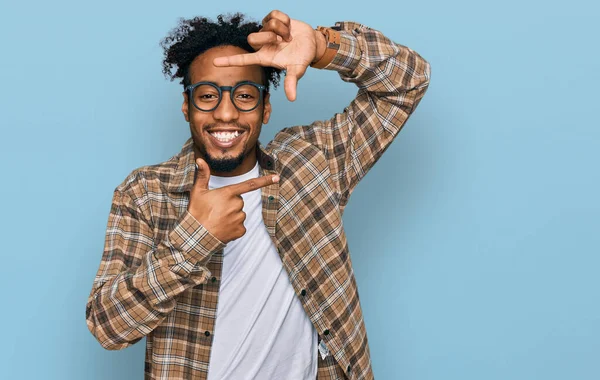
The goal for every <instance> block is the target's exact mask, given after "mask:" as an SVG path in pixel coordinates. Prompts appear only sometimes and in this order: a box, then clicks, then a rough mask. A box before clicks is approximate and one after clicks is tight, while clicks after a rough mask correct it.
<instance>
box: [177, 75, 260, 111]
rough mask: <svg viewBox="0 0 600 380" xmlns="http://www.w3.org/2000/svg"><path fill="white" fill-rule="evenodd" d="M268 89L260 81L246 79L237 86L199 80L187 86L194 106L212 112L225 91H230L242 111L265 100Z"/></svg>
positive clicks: (237, 106) (234, 101)
mask: <svg viewBox="0 0 600 380" xmlns="http://www.w3.org/2000/svg"><path fill="white" fill-rule="evenodd" d="M266 89H267V87H266V86H263V85H261V84H258V83H254V82H250V81H245V82H240V83H238V84H236V85H235V86H217V85H216V84H215V83H213V82H198V83H194V84H191V85H189V86H187V87H186V88H185V91H187V93H188V96H189V98H190V99H191V100H192V104H193V105H194V107H196V108H197V109H199V110H200V111H204V112H210V111H214V110H215V109H217V107H218V106H219V104H221V99H223V91H229V95H230V96H231V103H233V105H234V106H235V108H237V109H238V110H239V111H242V112H250V111H252V110H254V109H255V108H256V107H258V105H259V104H260V103H261V102H262V101H263V96H264V92H265V90H266Z"/></svg>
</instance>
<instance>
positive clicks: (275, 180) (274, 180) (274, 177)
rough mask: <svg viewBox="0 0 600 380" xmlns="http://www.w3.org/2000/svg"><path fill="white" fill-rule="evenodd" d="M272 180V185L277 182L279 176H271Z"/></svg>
mask: <svg viewBox="0 0 600 380" xmlns="http://www.w3.org/2000/svg"><path fill="white" fill-rule="evenodd" d="M272 179H273V183H277V182H279V176H278V175H275V176H273V177H272Z"/></svg>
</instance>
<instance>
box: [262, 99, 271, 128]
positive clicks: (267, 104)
mask: <svg viewBox="0 0 600 380" xmlns="http://www.w3.org/2000/svg"><path fill="white" fill-rule="evenodd" d="M270 98H271V94H269V93H267V94H265V98H264V100H263V104H264V105H265V106H264V107H263V124H267V123H268V122H269V118H270V117H271V101H270Z"/></svg>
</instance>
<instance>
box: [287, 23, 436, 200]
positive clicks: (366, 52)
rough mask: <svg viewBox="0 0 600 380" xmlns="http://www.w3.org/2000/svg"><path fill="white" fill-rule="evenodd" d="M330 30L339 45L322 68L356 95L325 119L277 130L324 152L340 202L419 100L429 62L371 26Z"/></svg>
mask: <svg viewBox="0 0 600 380" xmlns="http://www.w3.org/2000/svg"><path fill="white" fill-rule="evenodd" d="M334 29H337V30H339V31H338V32H337V33H339V34H340V36H339V38H340V47H339V50H338V52H337V54H336V55H335V57H334V58H333V60H332V62H331V63H330V64H329V65H327V66H326V67H325V69H328V70H336V71H338V73H339V75H340V77H341V78H342V80H344V81H346V82H352V83H355V84H356V85H357V86H358V94H357V95H356V98H355V99H354V100H353V101H352V102H351V103H350V105H349V106H348V107H346V109H345V110H344V112H342V113H339V114H336V115H334V117H332V118H331V119H329V120H326V121H316V122H314V123H312V124H310V125H308V126H295V127H291V128H287V129H284V130H283V131H282V132H287V133H290V134H296V135H298V136H300V137H301V138H302V139H304V140H307V141H309V142H310V143H311V144H313V145H316V146H318V147H319V148H320V149H321V150H322V151H324V153H325V155H326V157H327V158H328V160H329V162H330V168H331V173H332V175H333V178H334V179H335V180H336V183H337V184H338V185H339V190H340V195H341V198H340V199H341V204H345V203H346V202H347V201H348V198H349V196H350V194H351V193H352V191H353V190H354V188H355V187H356V185H357V184H358V182H359V181H360V180H361V179H362V178H363V177H364V176H365V174H366V173H367V172H368V171H369V169H370V168H371V167H372V166H373V165H374V164H375V163H376V162H377V160H378V159H379V158H380V157H381V155H382V154H383V153H384V152H385V150H386V149H387V148H388V146H389V145H390V144H391V142H392V141H393V140H394V138H395V137H396V135H397V134H398V132H399V131H400V130H401V129H402V127H403V126H404V124H405V123H406V121H407V119H408V118H409V116H410V115H411V114H412V112H413V111H414V110H415V108H416V107H417V105H418V104H419V101H420V100H421V98H422V97H423V95H424V94H425V91H426V89H427V87H428V85H429V77H430V66H429V63H428V62H427V61H425V60H424V59H423V58H421V56H420V55H419V54H417V53H416V52H414V51H413V50H411V49H409V48H407V47H405V46H402V45H399V44H396V43H394V42H392V41H391V40H389V39H388V38H387V37H385V36H384V35H383V34H382V33H381V32H378V31H376V30H374V29H370V28H368V27H365V26H363V25H360V24H357V23H354V22H340V23H337V24H336V26H335V27H334Z"/></svg>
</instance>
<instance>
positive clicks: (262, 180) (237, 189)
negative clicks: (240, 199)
mask: <svg viewBox="0 0 600 380" xmlns="http://www.w3.org/2000/svg"><path fill="white" fill-rule="evenodd" d="M277 182H279V176H278V175H266V176H263V177H258V178H252V179H249V180H246V181H244V182H240V183H236V184H235V185H228V186H224V187H222V188H226V189H228V190H230V191H231V192H232V193H233V194H235V195H242V194H244V193H249V192H251V191H254V190H258V189H260V188H262V187H267V186H269V185H272V184H274V183H277Z"/></svg>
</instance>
